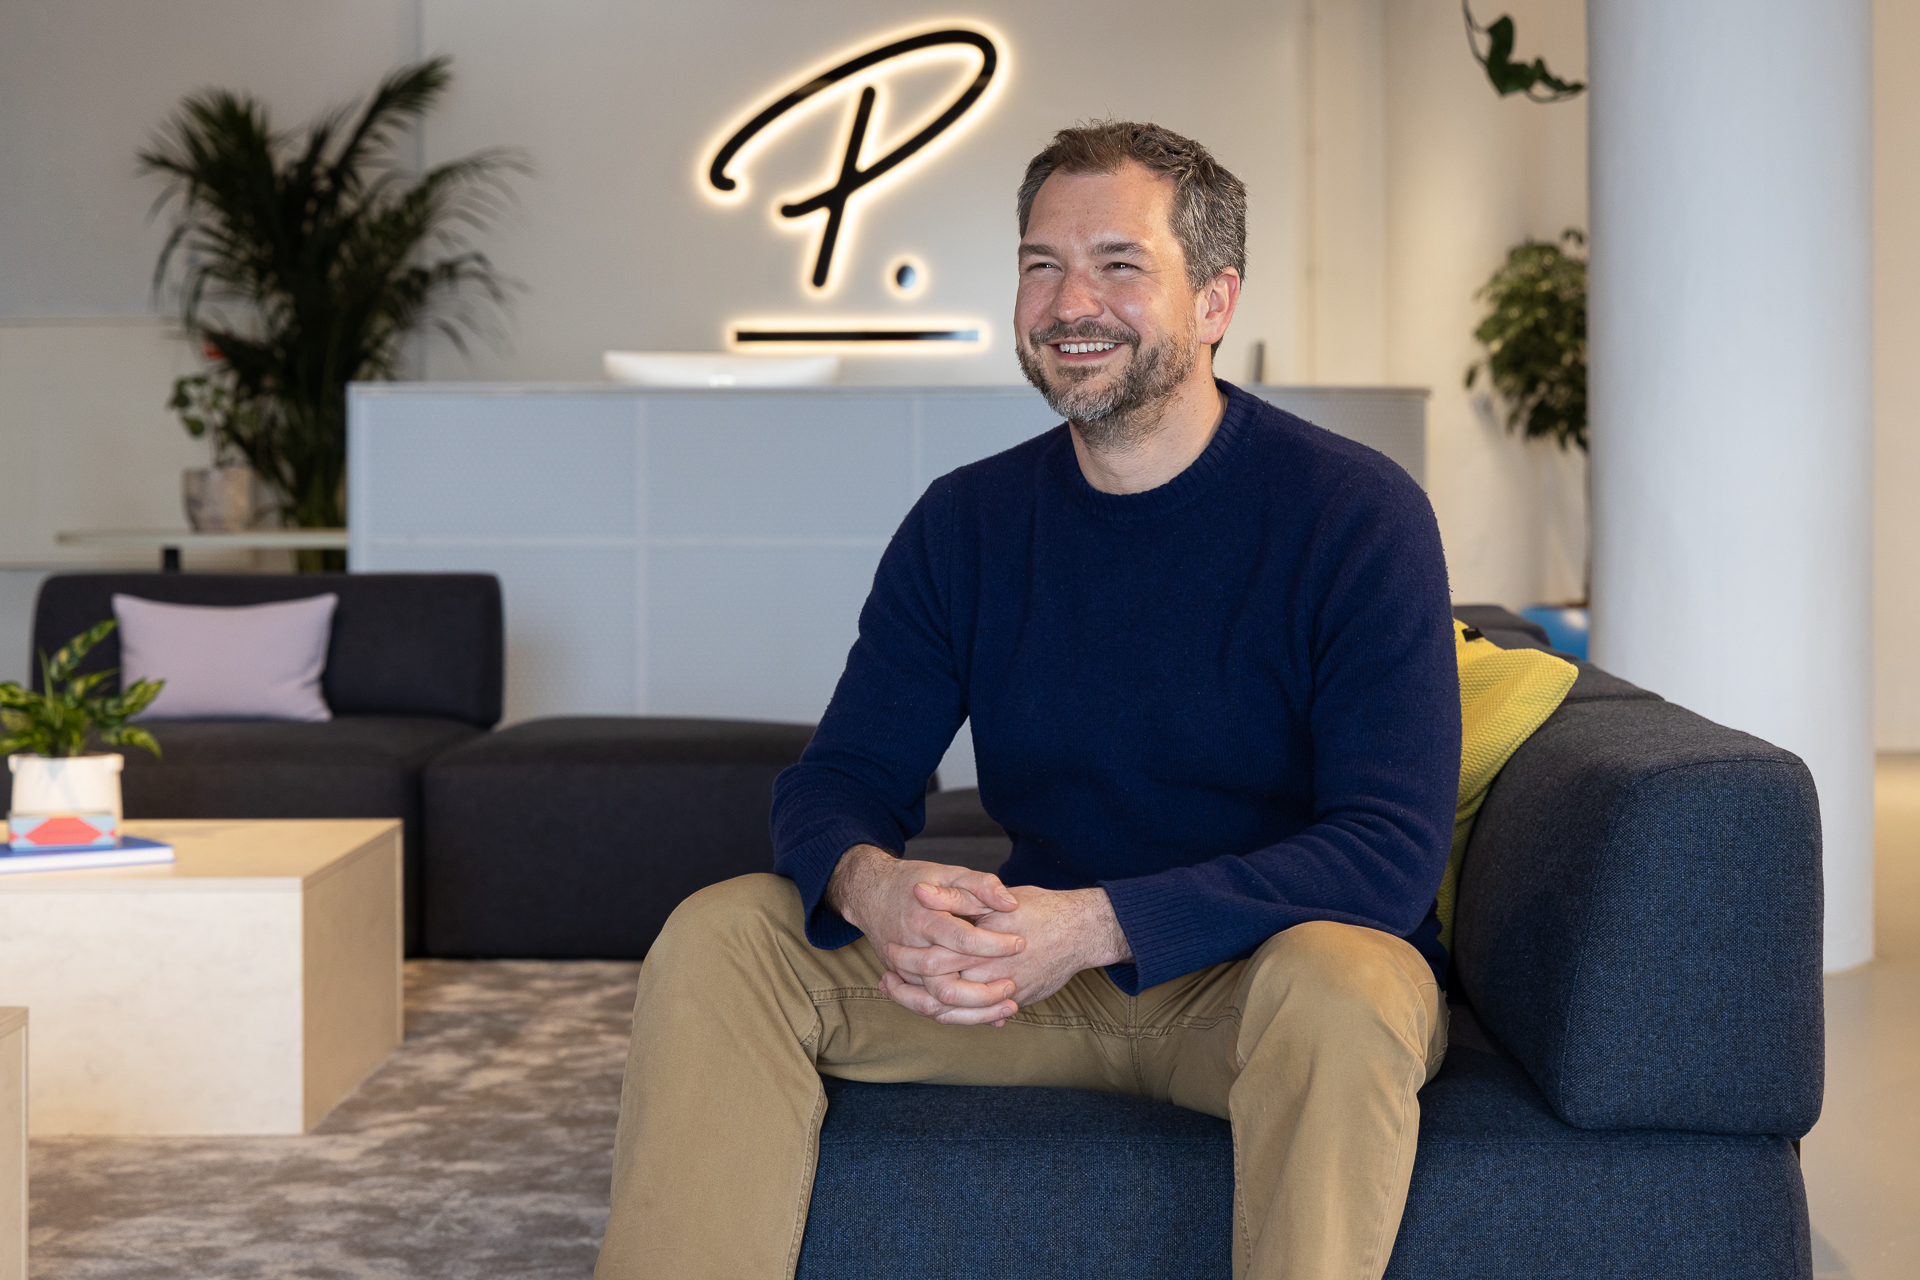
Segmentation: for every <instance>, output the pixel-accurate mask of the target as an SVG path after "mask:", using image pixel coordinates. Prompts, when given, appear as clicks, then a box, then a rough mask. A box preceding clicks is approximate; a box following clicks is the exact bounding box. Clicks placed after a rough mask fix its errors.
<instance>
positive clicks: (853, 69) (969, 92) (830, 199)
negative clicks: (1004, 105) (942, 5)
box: [702, 27, 1004, 350]
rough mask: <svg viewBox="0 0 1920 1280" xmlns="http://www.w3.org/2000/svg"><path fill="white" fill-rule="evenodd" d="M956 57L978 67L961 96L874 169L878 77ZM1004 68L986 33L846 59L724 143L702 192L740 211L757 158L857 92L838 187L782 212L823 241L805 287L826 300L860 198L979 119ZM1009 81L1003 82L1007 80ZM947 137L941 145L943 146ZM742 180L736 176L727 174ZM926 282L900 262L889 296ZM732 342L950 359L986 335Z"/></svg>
mask: <svg viewBox="0 0 1920 1280" xmlns="http://www.w3.org/2000/svg"><path fill="white" fill-rule="evenodd" d="M956 54H958V55H959V56H962V57H966V58H969V59H971V57H973V56H974V55H976V54H977V55H978V58H979V66H978V67H977V69H975V70H974V73H973V75H972V76H971V77H969V78H968V79H967V80H966V82H965V83H964V84H963V85H962V86H961V87H960V92H959V95H958V96H957V97H955V98H953V99H952V100H951V101H950V102H948V103H947V104H946V106H945V107H944V108H943V109H942V110H940V111H939V113H938V114H936V115H934V116H933V117H932V118H931V119H930V120H927V121H925V122H924V123H923V124H921V125H920V127H919V128H918V129H916V130H915V131H914V132H913V133H912V134H911V135H910V136H908V137H906V138H905V139H904V140H902V141H900V142H899V143H897V144H896V145H895V146H894V147H893V148H892V149H891V150H889V151H888V152H887V153H886V154H885V155H882V156H879V157H878V158H877V159H872V160H867V159H866V158H865V155H864V152H865V149H866V145H867V143H868V140H869V133H870V132H871V131H872V125H873V121H874V119H875V114H876V112H875V107H876V104H877V103H878V102H879V98H880V91H879V87H878V86H877V85H876V84H875V83H872V81H874V80H875V79H877V78H878V74H877V72H876V69H877V68H879V69H884V70H886V71H889V72H894V71H898V70H900V69H902V68H906V67H911V66H915V65H919V64H921V63H924V62H927V61H931V60H934V59H939V58H951V57H954V56H955V55H956ZM1002 65H1003V59H1002V56H1001V53H1000V49H999V46H998V45H997V44H996V42H995V40H994V38H993V37H992V36H991V35H989V34H987V33H986V32H984V31H979V30H972V29H969V28H963V27H949V28H944V29H941V30H938V31H924V32H919V33H917V34H910V35H904V36H900V37H898V38H894V39H890V40H887V41H886V42H884V43H882V44H880V45H878V46H877V47H874V48H871V49H868V50H867V51H865V52H863V53H858V54H855V55H854V56H851V57H846V58H843V59H842V60H841V61H839V62H838V63H836V64H834V65H832V66H829V67H827V68H825V69H823V70H820V71H816V72H814V73H813V74H811V75H808V76H806V77H804V78H803V79H801V80H799V82H798V83H797V84H796V86H795V87H794V88H792V89H790V90H788V91H787V92H786V93H784V94H782V95H781V96H779V97H778V98H776V99H774V100H773V101H772V102H771V103H769V104H768V105H767V106H765V107H763V108H762V109H760V110H759V111H758V112H756V113H755V114H754V115H753V116H752V117H751V118H749V119H748V120H747V121H746V122H745V123H744V124H741V125H740V126H739V127H737V128H735V129H734V130H733V131H732V132H731V133H730V134H729V135H728V136H727V138H726V140H725V141H724V142H722V143H720V144H719V146H718V147H716V148H714V149H713V150H712V151H711V152H710V153H708V154H710V155H711V159H710V160H709V161H708V162H707V163H706V164H705V166H704V167H705V172H704V174H703V176H702V185H703V188H704V189H705V190H706V192H707V194H708V196H709V197H710V198H713V199H715V200H717V201H722V202H726V203H733V202H735V201H737V200H739V199H741V198H743V197H744V196H745V194H746V183H745V179H744V177H741V176H736V174H737V173H741V172H743V171H744V170H745V169H746V168H747V167H748V164H749V162H750V161H751V159H752V158H753V155H754V154H755V153H756V152H758V151H759V150H760V148H761V147H763V146H765V145H766V144H767V143H768V142H769V141H770V140H771V139H772V138H773V137H775V136H777V135H778V134H779V133H781V132H784V131H785V129H786V128H787V127H788V126H790V125H791V124H792V123H793V122H794V121H795V120H796V119H798V118H799V117H800V116H801V115H802V114H805V112H806V111H807V110H808V109H809V108H812V107H818V106H819V105H820V104H821V102H822V101H823V98H822V95H825V94H828V93H829V91H831V90H833V89H835V88H836V87H844V88H845V90H846V92H847V93H849V94H851V93H852V91H853V90H854V89H855V88H856V87H857V88H858V89H859V97H858V100H857V103H856V105H855V107H854V110H853V115H852V119H851V121H850V123H849V125H848V129H847V136H846V142H845V145H844V146H843V147H839V148H836V151H837V153H838V154H837V158H836V159H835V161H834V167H833V168H832V169H831V170H830V172H831V174H832V179H831V181H829V182H828V183H827V184H826V185H825V186H824V187H823V188H822V189H821V190H818V191H815V192H813V193H811V194H808V195H803V196H800V197H797V198H792V199H787V200H783V201H779V202H776V204H775V206H774V207H775V209H776V210H777V214H778V218H777V225H778V224H780V223H782V222H783V223H784V225H788V226H792V225H795V224H797V222H798V221H799V220H800V219H804V218H816V219H817V220H818V223H819V230H820V238H819V240H818V242H817V244H816V246H815V248H814V252H813V255H812V258H813V262H812V269H811V271H810V272H808V274H807V276H806V277H805V291H806V292H807V293H809V294H811V295H813V296H816V297H818V296H825V295H827V294H829V293H831V292H832V289H833V286H834V284H835V283H836V278H835V273H834V262H835V255H836V251H840V256H841V257H842V258H843V259H844V258H845V256H846V253H847V245H848V243H849V242H850V240H851V228H852V213H853V211H854V209H855V207H856V201H855V197H856V196H860V197H861V198H862V199H863V200H864V199H865V197H866V196H868V195H870V194H872V193H873V192H874V191H875V190H877V189H878V187H876V185H875V184H881V185H885V184H884V183H883V181H882V180H883V179H887V178H889V176H893V177H896V178H897V176H898V175H899V174H901V173H902V172H904V171H905V170H906V169H910V168H913V167H916V165H915V164H911V163H909V162H913V161H916V159H917V160H919V161H924V160H925V159H926V158H927V156H929V155H930V154H932V153H933V151H934V150H937V149H938V146H937V144H943V143H944V142H946V141H949V140H951V138H952V137H954V136H955V133H954V132H953V130H954V126H956V125H958V124H961V123H962V121H963V120H965V119H967V118H968V113H969V112H974V113H975V114H974V117H973V118H978V111H977V108H979V107H980V106H981V105H982V103H983V102H985V101H987V99H988V96H989V90H990V89H992V88H993V87H994V83H995V74H996V72H998V71H1000V69H1001V68H1002ZM1003 78H1004V77H1003ZM943 135H944V136H943ZM730 169H731V170H734V171H735V172H729V170H730ZM926 278H927V268H926V265H925V263H924V262H922V261H921V260H920V259H918V258H916V257H913V256H911V255H907V256H902V257H900V258H898V259H897V260H896V261H895V263H894V265H893V266H891V267H890V268H889V269H888V272H887V283H888V291H889V292H890V293H891V294H892V295H893V296H894V297H897V298H901V299H906V298H910V297H912V296H914V295H915V294H917V293H919V292H920V290H921V289H922V288H923V287H924V285H925V282H926ZM728 340H729V342H730V344H731V345H733V346H734V347H736V348H752V349H759V350H765V349H767V348H768V346H774V347H819V346H821V345H832V346H836V347H847V348H852V349H872V348H873V347H874V346H876V345H877V346H878V347H880V348H881V349H893V350H901V349H912V348H922V349H924V348H926V347H939V348H944V349H947V350H953V349H965V348H971V349H974V350H978V349H979V347H980V346H981V345H982V344H983V343H984V341H985V328H984V326H982V325H981V324H980V323H979V322H977V321H953V322H949V321H945V320H938V321H936V320H927V319H924V318H923V319H918V320H914V321H911V322H901V321H898V320H892V321H884V320H876V319H871V318H860V319H852V318H841V319H836V320H832V321H827V320H823V319H820V318H818V317H815V318H812V319H795V320H765V321H751V322H746V321H743V322H737V323H735V324H733V325H731V326H730V331H729V333H728Z"/></svg>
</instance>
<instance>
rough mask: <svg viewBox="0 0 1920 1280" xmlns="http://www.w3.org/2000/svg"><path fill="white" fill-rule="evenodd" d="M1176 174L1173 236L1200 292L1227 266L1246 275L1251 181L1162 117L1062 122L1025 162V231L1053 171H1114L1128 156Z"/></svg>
mask: <svg viewBox="0 0 1920 1280" xmlns="http://www.w3.org/2000/svg"><path fill="white" fill-rule="evenodd" d="M1129 160H1132V161H1134V162H1136V163H1138V164H1141V165H1144V166H1146V168H1148V169H1149V170H1151V171H1152V172H1154V173H1156V174H1161V175H1163V176H1165V177H1169V178H1172V179H1173V209H1172V212H1171V213H1170V214H1169V215H1168V216H1169V218H1170V220H1171V221H1172V223H1173V238H1174V239H1175V240H1176V241H1178V242H1179V245H1180V252H1181V253H1183V254H1185V255H1186V259H1187V284H1188V285H1189V286H1190V287H1191V288H1192V289H1193V290H1194V291H1195V292H1196V293H1197V292H1199V291H1200V290H1201V289H1203V288H1205V287H1206V286H1207V285H1208V284H1209V283H1210V282H1211V281H1212V280H1213V279H1214V278H1215V277H1216V276H1218V275H1219V274H1220V273H1221V272H1222V271H1225V270H1226V269H1227V268H1228V267H1232V268H1233V269H1234V270H1235V271H1237V272H1239V274H1240V278H1241V279H1243V280H1244V279H1246V275H1247V188H1246V184H1245V183H1243V182H1241V181H1240V179H1238V178H1236V177H1234V176H1233V175H1232V174H1231V173H1228V172H1227V171H1226V169H1225V168H1224V167H1222V165H1221V164H1220V162H1219V161H1218V160H1215V159H1214V158H1213V153H1212V152H1210V151H1208V150H1207V149H1206V148H1205V147H1203V146H1201V145H1200V144H1199V143H1197V142H1195V141H1194V140H1193V139H1191V138H1183V137H1181V136H1180V135H1179V134H1177V133H1175V132H1174V131H1173V130H1171V129H1163V128H1161V127H1160V126H1159V125H1157V124H1139V123H1136V122H1134V121H1130V120H1100V121H1096V122H1094V123H1092V124H1083V125H1077V126H1075V127H1074V128H1071V129H1062V130H1061V131H1060V132H1058V133H1056V134H1054V135H1053V141H1052V142H1049V143H1048V144H1047V147H1046V150H1044V151H1042V152H1041V153H1040V154H1039V155H1037V156H1035V157H1034V158H1033V159H1032V160H1030V161H1028V163H1027V175H1026V177H1025V178H1023V179H1022V180H1021V182H1020V234H1021V235H1023V236H1024V235H1025V234H1027V218H1028V217H1029V216H1030V215H1031V214H1032V213H1033V200H1034V197H1035V196H1037V195H1039V194H1040V186H1041V184H1042V183H1044V182H1045V181H1046V180H1047V179H1048V178H1050V177H1052V176H1053V175H1054V174H1056V173H1114V172H1117V171H1118V170H1119V169H1120V167H1121V166H1122V165H1124V164H1125V163H1126V162H1127V161H1129Z"/></svg>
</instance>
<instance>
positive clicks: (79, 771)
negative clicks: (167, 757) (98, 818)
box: [7, 752, 126, 825]
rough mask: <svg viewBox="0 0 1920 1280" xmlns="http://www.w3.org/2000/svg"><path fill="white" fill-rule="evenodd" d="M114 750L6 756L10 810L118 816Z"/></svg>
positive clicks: (117, 769)
mask: <svg viewBox="0 0 1920 1280" xmlns="http://www.w3.org/2000/svg"><path fill="white" fill-rule="evenodd" d="M125 763H126V760H125V758H124V757H123V756H121V755H120V754H119V753H118V752H110V753H107V754H104V755H97V756H8V757H7V768H8V769H10V770H12V772H13V812H15V813H27V814H40V813H111V814H112V815H113V816H114V819H115V822H116V825H117V823H118V820H119V818H120V766H121V765H123V764H125Z"/></svg>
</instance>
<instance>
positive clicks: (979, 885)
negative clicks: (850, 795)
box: [826, 844, 1027, 1024]
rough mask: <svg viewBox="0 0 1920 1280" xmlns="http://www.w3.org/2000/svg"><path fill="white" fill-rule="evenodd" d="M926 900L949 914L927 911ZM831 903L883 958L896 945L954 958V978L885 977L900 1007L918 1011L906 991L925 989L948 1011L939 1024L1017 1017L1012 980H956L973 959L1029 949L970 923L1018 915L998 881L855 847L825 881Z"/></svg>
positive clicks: (950, 975)
mask: <svg viewBox="0 0 1920 1280" xmlns="http://www.w3.org/2000/svg"><path fill="white" fill-rule="evenodd" d="M916 885H927V886H930V887H931V892H928V893H925V894H920V893H915V892H914V887H915V886H916ZM923 897H924V898H928V899H931V900H933V901H936V902H939V903H940V904H941V906H942V907H943V908H944V909H941V910H936V909H934V908H933V907H930V906H928V905H926V903H925V902H923V901H922V898H923ZM826 899H827V905H828V906H830V907H832V908H833V909H834V910H835V911H837V912H839V913H840V918H841V919H843V920H845V921H846V922H847V923H848V924H851V925H853V926H854V927H855V928H857V929H859V930H860V931H861V932H862V933H864V934H866V935H867V940H868V941H869V942H870V943H872V944H873V948H874V950H875V951H878V952H879V953H880V955H881V957H882V958H883V959H885V958H887V957H888V956H889V955H890V953H891V952H892V951H893V949H894V948H898V947H913V948H925V947H940V948H945V949H946V950H947V951H948V952H951V953H952V954H953V957H954V960H953V963H954V971H953V972H952V973H945V974H931V975H903V974H901V973H899V972H898V971H891V970H890V971H889V973H888V974H887V975H886V977H887V978H891V979H892V981H891V982H888V981H886V980H885V978H883V980H882V982H881V986H882V988H883V989H884V990H885V991H886V992H887V994H888V995H889V996H892V997H893V998H894V1000H895V1001H896V1003H899V1004H900V1005H901V1006H902V1007H903V1008H909V1009H911V1008H913V1007H914V1006H913V1005H912V1004H911V1003H909V1002H908V1001H906V1000H903V999H901V998H900V993H901V988H902V987H903V986H905V985H907V984H911V985H913V986H916V987H920V986H923V987H925V988H926V989H927V991H928V992H930V993H932V994H933V995H934V996H935V998H937V999H938V1000H939V1001H940V1003H941V1004H943V1005H945V1006H947V1009H946V1011H945V1012H943V1013H941V1014H939V1015H938V1016H937V1017H936V1018H935V1021H937V1022H945V1023H956V1024H958V1023H983V1022H999V1021H1001V1020H1003V1019H1005V1018H1008V1017H1010V1016H1012V1014H1013V1013H1014V1011H1015V1008H1016V1006H1015V1005H1014V1003H1013V1001H1012V1000H1011V999H1009V998H1008V997H1010V996H1011V995H1012V994H1013V987H1014V984H1013V982H1012V981H1011V980H1010V979H1001V980H999V981H996V982H985V983H982V982H968V981H967V980H966V979H964V978H961V977H960V976H959V971H960V970H961V969H965V968H969V967H971V966H972V964H973V963H974V962H975V959H976V958H978V959H998V958H1000V957H1002V956H1011V955H1018V954H1019V953H1020V952H1021V951H1022V950H1024V949H1025V948H1026V945H1027V940H1026V939H1025V938H1022V937H1020V936H1019V935H1018V934H1011V933H994V932H992V931H991V930H987V929H980V928H977V927H975V926H974V924H973V923H972V921H971V920H970V919H969V918H968V917H978V916H983V915H987V914H989V913H991V912H995V911H1013V910H1017V909H1018V907H1019V905H1020V904H1019V902H1018V900H1016V899H1015V898H1014V896H1013V895H1012V894H1010V893H1008V892H1007V887H1006V886H1005V885H1003V884H1001V883H1000V877H998V876H996V875H992V874H990V873H989V872H985V871H974V870H970V869H969V868H967V867H949V866H945V865H943V864H941V863H938V862H915V861H912V860H910V859H906V858H896V857H894V856H893V855H892V854H890V853H888V852H887V851H886V850H885V849H880V848H877V847H875V846H873V845H870V844H857V845H855V846H853V848H851V849H849V850H847V851H846V852H845V853H844V854H842V855H841V857H840V865H839V866H837V867H835V868H834V872H833V878H832V879H830V880H829V881H828V882H827V892H826ZM915 1012H919V1010H917V1009H916V1010H915Z"/></svg>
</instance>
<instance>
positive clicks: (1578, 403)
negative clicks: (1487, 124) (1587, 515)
mask: <svg viewBox="0 0 1920 1280" xmlns="http://www.w3.org/2000/svg"><path fill="white" fill-rule="evenodd" d="M1586 242H1587V238H1586V237H1585V236H1584V235H1582V234H1581V233H1580V232H1579V231H1577V230H1574V229H1573V228H1571V227H1569V228H1568V229H1567V230H1566V231H1563V232H1561V234H1560V243H1559V244H1542V243H1540V242H1539V241H1536V240H1528V241H1527V242H1526V243H1524V244H1520V245H1516V246H1514V248H1513V249H1512V250H1510V251H1509V252H1508V253H1507V260H1506V262H1504V263H1503V264H1501V267H1500V269H1499V270H1498V271H1495V272H1494V273H1493V276H1492V278H1491V279H1489V280H1488V281H1487V282H1486V284H1484V285H1482V286H1481V287H1480V289H1479V291H1478V292H1477V293H1475V294H1474V297H1476V298H1478V299H1480V300H1481V301H1483V302H1487V303H1489V304H1491V309H1490V310H1489V311H1488V312H1487V316H1486V319H1484V320H1482V321H1481V322H1480V327H1479V328H1477V329H1475V330H1474V331H1473V336H1474V337H1475V338H1478V339H1479V340H1480V342H1481V344H1482V345H1483V346H1485V347H1486V349H1487V357H1486V359H1485V360H1478V361H1475V362H1474V363H1473V364H1471V365H1469V366H1467V379H1466V381H1467V387H1468V389H1469V390H1471V389H1472V388H1473V386H1474V385H1475V383H1476V382H1477V381H1478V379H1479V375H1480V372H1481V370H1482V369H1484V370H1485V371H1486V373H1487V380H1488V382H1490V383H1491V384H1492V386H1493V390H1494V391H1495V392H1496V393H1497V394H1498V395H1499V397H1500V398H1501V400H1503V401H1505V402H1506V406H1507V421H1506V425H1507V430H1509V431H1519V432H1520V433H1521V434H1522V435H1524V436H1525V437H1526V438H1527V439H1529V440H1532V439H1540V438H1545V439H1550V440H1553V441H1554V442H1555V443H1557V444H1558V445H1559V446H1560V447H1561V448H1562V449H1565V448H1567V447H1568V446H1569V445H1572V446H1576V447H1578V448H1579V449H1580V451H1581V452H1582V453H1584V452H1586V448H1587V261H1586V259H1585V258H1584V257H1581V256H1579V255H1578V254H1577V252H1574V251H1576V250H1578V249H1579V248H1580V247H1581V246H1583V245H1585V244H1586ZM1561 245H1565V246H1566V248H1564V249H1563V248H1562V247H1561Z"/></svg>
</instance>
